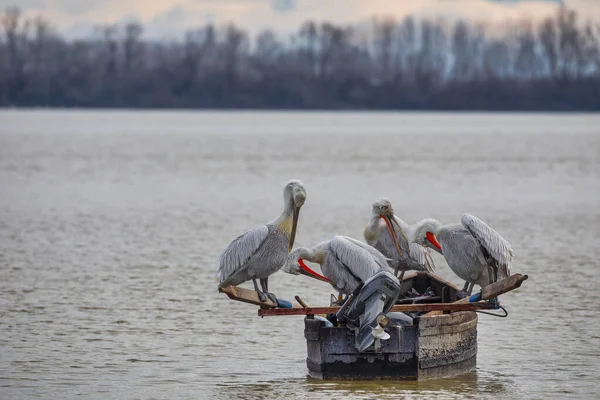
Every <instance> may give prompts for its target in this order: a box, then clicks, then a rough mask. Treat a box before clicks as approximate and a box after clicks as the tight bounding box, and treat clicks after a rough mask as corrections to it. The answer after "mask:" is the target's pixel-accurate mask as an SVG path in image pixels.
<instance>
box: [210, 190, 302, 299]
mask: <svg viewBox="0 0 600 400" xmlns="http://www.w3.org/2000/svg"><path fill="white" fill-rule="evenodd" d="M283 198H284V210H283V213H282V214H281V216H280V217H278V218H276V219H275V220H273V221H271V222H270V223H268V224H266V225H262V226H258V227H256V228H253V229H250V230H249V231H247V232H246V233H244V234H242V235H240V236H238V237H237V238H236V239H235V240H233V241H232V242H231V243H230V244H229V246H227V248H225V250H223V251H222V252H221V254H219V257H218V264H219V265H218V268H217V277H218V279H219V287H225V286H228V285H239V284H241V283H243V282H246V281H249V280H253V282H254V288H255V290H256V291H257V292H259V296H260V297H261V299H263V300H264V299H265V298H264V296H263V294H262V293H261V292H260V291H259V290H258V286H257V283H256V279H260V282H261V286H262V289H263V291H264V292H267V291H268V280H267V279H268V277H269V276H270V275H272V274H273V273H275V272H276V271H278V270H279V269H280V268H281V267H282V266H283V263H284V262H285V260H286V257H287V255H288V253H289V250H290V249H291V247H292V246H293V242H294V238H295V234H296V225H297V221H298V215H299V212H300V207H302V205H303V204H304V201H305V200H306V191H305V189H304V186H302V182H300V181H299V180H291V181H289V182H287V183H286V186H285V187H284V190H283Z"/></svg>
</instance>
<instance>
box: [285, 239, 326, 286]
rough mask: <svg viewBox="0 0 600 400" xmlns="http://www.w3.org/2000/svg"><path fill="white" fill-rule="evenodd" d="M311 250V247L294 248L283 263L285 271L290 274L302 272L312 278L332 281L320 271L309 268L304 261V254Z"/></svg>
mask: <svg viewBox="0 0 600 400" xmlns="http://www.w3.org/2000/svg"><path fill="white" fill-rule="evenodd" d="M310 251H311V250H310V249H306V248H303V247H299V248H297V249H294V250H293V251H292V252H291V253H290V254H289V255H288V257H287V259H286V261H285V264H283V272H287V273H288V274H292V275H300V274H302V275H306V276H309V277H311V278H314V279H317V280H320V281H324V282H328V283H332V281H331V280H330V279H327V278H326V277H324V276H323V275H321V274H319V273H318V272H315V271H313V270H312V269H311V268H309V267H308V266H307V265H306V264H305V263H304V260H303V259H302V255H303V254H305V253H308V252H310Z"/></svg>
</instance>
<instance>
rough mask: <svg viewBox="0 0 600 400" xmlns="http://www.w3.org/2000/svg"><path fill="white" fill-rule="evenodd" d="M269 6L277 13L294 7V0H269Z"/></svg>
mask: <svg viewBox="0 0 600 400" xmlns="http://www.w3.org/2000/svg"><path fill="white" fill-rule="evenodd" d="M271 8H272V9H273V11H275V12H279V13H283V12H287V11H291V10H293V9H294V8H296V0H271Z"/></svg>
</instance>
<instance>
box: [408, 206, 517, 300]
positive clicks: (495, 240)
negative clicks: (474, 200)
mask: <svg viewBox="0 0 600 400" xmlns="http://www.w3.org/2000/svg"><path fill="white" fill-rule="evenodd" d="M460 221H461V223H460V224H451V225H442V224H441V223H440V222H439V221H436V220H435V219H424V220H422V221H420V222H418V223H417V225H416V227H415V229H414V230H413V235H412V236H411V241H413V242H415V243H418V244H420V245H423V246H429V247H431V248H432V249H434V250H436V251H438V252H440V253H442V254H443V255H444V257H446V261H447V262H448V266H449V267H450V269H451V270H452V271H453V272H454V273H455V274H456V275H458V276H459V277H460V278H461V279H464V280H465V286H464V288H463V289H462V292H463V294H466V295H470V294H471V292H472V291H473V286H474V285H475V284H477V285H479V286H481V287H484V286H486V285H488V284H490V283H493V282H496V281H497V280H498V279H502V278H506V277H508V276H510V269H511V266H510V263H511V261H512V260H513V258H514V255H513V250H512V248H511V247H510V244H509V243H508V242H507V241H506V240H505V239H504V238H503V237H502V236H500V235H499V234H498V232H496V231H495V230H493V229H492V228H490V227H489V226H488V225H487V224H486V223H485V222H483V221H482V220H480V219H479V218H477V217H474V216H473V215H471V214H463V216H462V218H461V220H460Z"/></svg>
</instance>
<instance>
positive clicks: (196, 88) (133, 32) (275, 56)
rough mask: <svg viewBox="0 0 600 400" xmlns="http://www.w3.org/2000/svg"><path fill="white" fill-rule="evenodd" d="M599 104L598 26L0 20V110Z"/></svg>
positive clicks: (568, 19) (553, 20) (564, 15)
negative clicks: (147, 30)
mask: <svg viewBox="0 0 600 400" xmlns="http://www.w3.org/2000/svg"><path fill="white" fill-rule="evenodd" d="M37 106H40V107H111V108H116V107H128V108H154V107H160V108H209V109H214V108H219V109H234V108H242V109H361V110H364V109H373V110H396V109H403V110H517V111H520V110H523V111H525V110H527V111H532V110H540V111H542V110H544V111H575V110H579V111H586V110H595V111H598V110H600V23H599V22H598V21H589V20H585V16H579V15H577V13H576V12H575V11H573V10H570V9H568V8H566V7H564V6H563V7H560V8H559V9H558V11H557V13H556V15H554V16H553V17H550V18H547V19H544V20H543V21H532V20H518V21H517V20H515V21H506V22H505V23H502V24H492V23H487V22H485V21H477V22H474V21H466V20H458V21H449V20H447V19H441V18H431V19H417V18H414V17H407V18H405V19H404V20H401V21H396V20H393V19H391V18H380V17H378V18H373V19H372V20H369V21H365V22H364V23H362V24H356V25H352V26H339V25H334V24H331V23H316V22H312V21H307V22H305V23H304V24H302V26H300V27H299V29H298V31H297V32H296V33H295V34H293V35H291V36H290V35H278V34H277V33H275V32H273V31H270V30H266V31H263V32H261V33H260V34H259V35H257V36H256V37H250V36H249V35H248V33H247V32H245V31H244V29H243V28H241V27H239V26H235V25H233V24H229V25H224V26H213V25H205V26H200V27H198V28H196V29H191V30H188V31H186V32H182V35H181V37H180V38H179V39H177V40H162V41H160V40H150V39H147V38H145V37H144V27H143V26H142V25H140V24H138V23H125V24H120V25H116V24H115V25H106V26H98V27H96V28H95V29H93V31H91V32H90V36H89V37H87V38H72V39H71V38H65V37H64V36H62V35H61V34H60V33H59V32H58V31H57V30H56V29H55V28H53V27H52V26H51V25H50V24H49V23H48V22H47V20H46V19H44V17H43V16H39V17H36V18H25V17H24V16H23V14H22V13H21V11H20V10H19V9H18V8H16V7H13V8H9V9H7V10H6V11H5V12H4V14H2V15H1V16H0V107H37Z"/></svg>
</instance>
